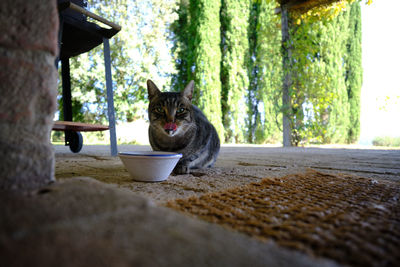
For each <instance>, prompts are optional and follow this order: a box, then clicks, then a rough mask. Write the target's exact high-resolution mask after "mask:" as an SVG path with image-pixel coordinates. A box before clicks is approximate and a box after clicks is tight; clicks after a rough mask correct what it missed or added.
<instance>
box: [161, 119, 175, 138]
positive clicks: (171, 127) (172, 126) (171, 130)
mask: <svg viewBox="0 0 400 267" xmlns="http://www.w3.org/2000/svg"><path fill="white" fill-rule="evenodd" d="M176 129H177V126H176V123H174V122H168V123H166V124H165V125H164V130H165V132H166V133H167V134H168V135H169V136H172V135H174V133H175V132H176Z"/></svg>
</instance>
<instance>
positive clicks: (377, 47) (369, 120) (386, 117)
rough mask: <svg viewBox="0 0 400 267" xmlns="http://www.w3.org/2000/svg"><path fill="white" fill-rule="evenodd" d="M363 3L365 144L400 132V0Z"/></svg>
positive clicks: (362, 123)
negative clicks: (375, 138)
mask: <svg viewBox="0 0 400 267" xmlns="http://www.w3.org/2000/svg"><path fill="white" fill-rule="evenodd" d="M361 6H362V7H361V8H362V49H363V51H362V61H363V68H364V82H363V86H362V90H361V136H360V141H359V143H360V144H361V145H371V144H372V140H373V138H374V137H378V136H392V137H396V136H400V82H399V79H400V50H399V47H400V37H399V34H398V31H399V30H398V26H400V22H399V15H398V10H399V9H400V1H398V0H375V1H373V3H372V4H371V5H370V6H367V5H361Z"/></svg>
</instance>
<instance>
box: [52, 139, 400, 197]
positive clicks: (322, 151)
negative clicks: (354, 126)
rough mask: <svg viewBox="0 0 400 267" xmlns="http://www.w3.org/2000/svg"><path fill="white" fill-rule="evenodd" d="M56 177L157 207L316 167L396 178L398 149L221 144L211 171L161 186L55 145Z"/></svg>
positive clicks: (106, 159)
mask: <svg viewBox="0 0 400 267" xmlns="http://www.w3.org/2000/svg"><path fill="white" fill-rule="evenodd" d="M55 150H56V177H57V178H58V179H60V180H62V179H66V178H68V177H74V176H88V177H92V178H95V179H97V180H99V181H101V182H105V183H110V184H117V185H118V186H119V187H122V188H128V189H129V190H130V191H132V192H135V193H136V194H139V195H142V196H145V197H147V198H149V199H152V200H154V201H155V202H158V203H163V202H166V201H168V200H172V199H176V198H186V197H189V196H193V195H201V194H204V193H209V192H215V191H220V190H223V189H227V188H232V187H235V186H240V185H244V184H248V183H251V182H256V181H259V180H261V179H263V178H268V177H270V178H272V177H282V176H285V175H287V174H293V173H299V172H305V171H306V170H307V169H309V168H311V169H315V170H317V171H321V172H326V173H346V174H352V175H355V176H361V177H366V178H373V179H378V180H379V179H387V180H400V150H377V149H351V148H350V149H349V148H298V147H292V148H282V147H263V146H241V145H233V146H223V147H222V148H221V151H220V154H219V157H218V159H217V161H216V164H215V166H214V168H211V169H203V170H194V172H193V173H192V174H188V175H177V176H173V175H171V176H170V177H169V178H168V180H166V181H164V182H161V183H143V182H135V181H133V180H132V179H131V177H130V176H129V174H128V172H127V171H126V169H125V168H124V166H123V165H122V163H121V161H120V160H119V158H118V157H114V158H113V157H110V156H109V155H110V152H109V147H108V146H84V148H83V150H82V151H81V152H80V153H79V154H72V153H70V152H69V149H68V148H67V147H64V146H56V147H55ZM143 150H144V151H149V150H151V148H150V147H149V146H133V145H126V146H119V151H120V152H128V151H143Z"/></svg>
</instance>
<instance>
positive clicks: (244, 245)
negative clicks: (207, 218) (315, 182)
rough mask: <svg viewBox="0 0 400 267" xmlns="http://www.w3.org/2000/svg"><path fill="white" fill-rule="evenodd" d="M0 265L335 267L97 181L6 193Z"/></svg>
mask: <svg viewBox="0 0 400 267" xmlns="http://www.w3.org/2000/svg"><path fill="white" fill-rule="evenodd" d="M0 259H1V265H2V266H33V267H34V266H41V267H42V266H43V267H46V266H58V267H62V266H74V267H76V266H85V267H86V266H117V267H118V266H337V265H336V264H334V263H333V262H331V261H327V260H322V259H315V258H310V257H308V256H306V255H304V254H301V253H298V252H294V251H289V250H286V249H283V248H280V247H278V246H276V245H275V244H274V243H263V242H259V241H256V240H253V239H251V238H249V237H247V236H245V235H242V234H239V233H236V232H231V231H228V230H227V229H225V228H222V227H220V226H218V225H213V224H209V223H206V222H203V221H198V220H194V219H192V218H189V217H186V216H183V215H181V214H179V213H176V212H174V211H172V210H169V209H166V208H162V207H157V206H155V205H154V204H152V202H149V201H148V200H146V199H144V198H142V197H139V196H136V195H134V194H133V193H132V192H130V191H128V190H122V189H118V188H116V187H115V186H111V185H105V184H104V183H100V182H98V181H96V180H94V179H91V178H82V177H81V178H73V179H68V180H66V181H63V182H57V183H56V184H53V185H51V186H47V187H45V188H42V189H41V190H38V191H36V192H30V193H27V194H25V195H23V194H20V193H19V194H16V193H13V192H9V193H3V194H1V195H0Z"/></svg>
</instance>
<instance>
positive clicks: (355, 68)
mask: <svg viewBox="0 0 400 267" xmlns="http://www.w3.org/2000/svg"><path fill="white" fill-rule="evenodd" d="M348 27H349V35H348V39H347V60H346V63H347V64H346V86H347V94H348V99H349V105H350V109H349V120H350V126H349V132H348V140H347V141H348V143H354V142H356V141H357V140H358V138H359V136H360V108H361V107H360V102H361V99H360V97H361V86H362V75H363V70H362V64H361V58H362V55H361V7H360V2H354V3H352V4H351V5H350V10H349V26H348Z"/></svg>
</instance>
